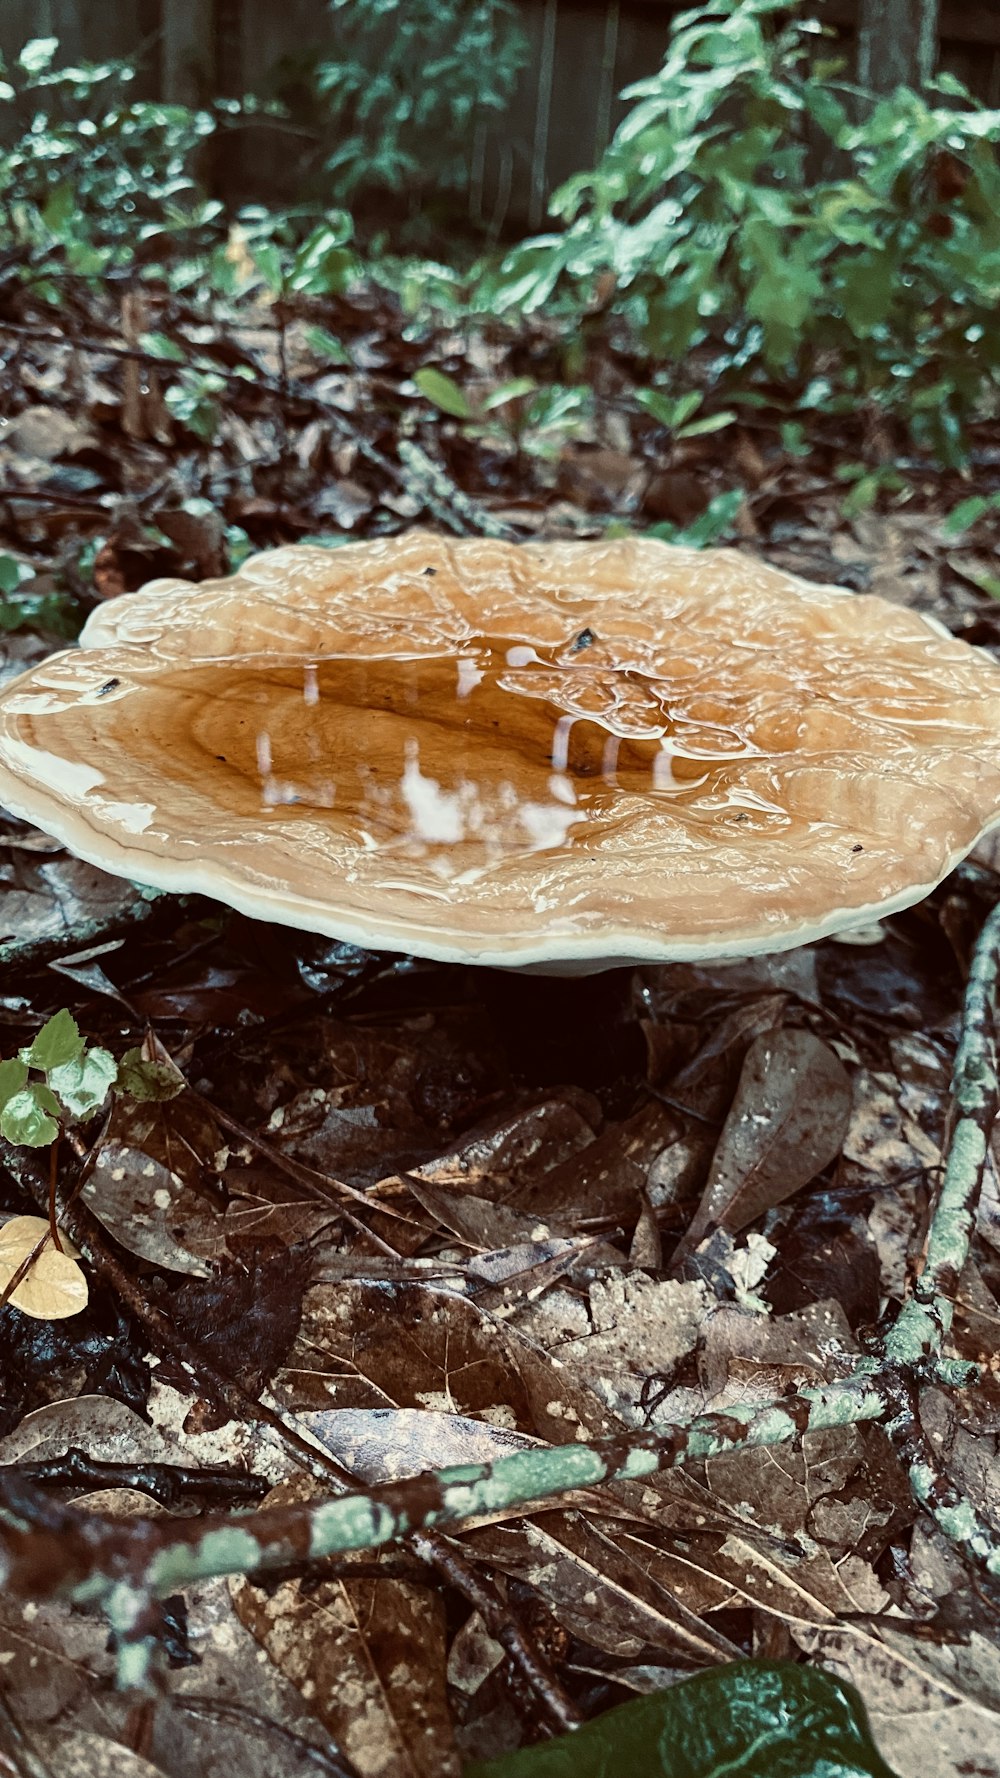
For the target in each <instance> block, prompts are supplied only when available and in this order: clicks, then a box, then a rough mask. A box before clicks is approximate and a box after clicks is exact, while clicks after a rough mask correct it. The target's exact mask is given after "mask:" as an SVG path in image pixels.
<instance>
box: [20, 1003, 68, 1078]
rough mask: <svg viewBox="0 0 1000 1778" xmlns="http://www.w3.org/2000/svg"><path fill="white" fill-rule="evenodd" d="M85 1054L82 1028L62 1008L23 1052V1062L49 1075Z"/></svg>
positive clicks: (47, 1021) (48, 1020)
mask: <svg viewBox="0 0 1000 1778" xmlns="http://www.w3.org/2000/svg"><path fill="white" fill-rule="evenodd" d="M82 1053H83V1038H82V1037H81V1036H80V1027H79V1026H78V1024H77V1022H76V1020H75V1019H74V1017H73V1014H72V1013H71V1012H67V1010H66V1008H65V1007H62V1008H61V1010H60V1011H59V1012H56V1013H53V1014H52V1017H51V1019H47V1020H46V1022H45V1024H44V1025H43V1026H42V1028H41V1030H40V1031H39V1033H38V1035H37V1036H36V1038H35V1041H34V1043H32V1044H30V1045H29V1046H28V1048H27V1049H23V1050H21V1052H20V1054H21V1060H22V1062H27V1064H28V1066H29V1068H40V1069H41V1070H42V1072H43V1074H47V1073H48V1071H49V1069H50V1068H61V1067H62V1066H63V1064H64V1063H66V1062H74V1061H75V1060H76V1058H77V1056H79V1055H82Z"/></svg>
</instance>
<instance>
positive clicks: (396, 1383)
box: [275, 1281, 535, 1432]
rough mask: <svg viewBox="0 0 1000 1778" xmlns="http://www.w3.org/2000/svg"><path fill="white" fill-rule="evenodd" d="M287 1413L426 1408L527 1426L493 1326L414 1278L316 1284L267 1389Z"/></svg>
mask: <svg viewBox="0 0 1000 1778" xmlns="http://www.w3.org/2000/svg"><path fill="white" fill-rule="evenodd" d="M275 1388H276V1390H278V1391H280V1393H281V1395H282V1397H283V1399H284V1400H285V1401H286V1403H287V1405H288V1406H289V1407H290V1408H291V1409H293V1410H300V1411H301V1410H302V1409H309V1408H312V1409H328V1408H331V1407H338V1408H381V1407H406V1408H433V1409H436V1410H438V1411H441V1412H444V1413H448V1414H463V1415H466V1416H469V1417H472V1418H479V1419H486V1420H489V1421H490V1422H491V1424H499V1425H502V1426H505V1427H509V1428H511V1429H517V1430H519V1431H522V1432H533V1431H534V1430H535V1428H534V1425H533V1423H532V1418H531V1413H530V1410H529V1407H528V1401H527V1397H526V1394H525V1390H524V1387H523V1385H522V1384H521V1382H520V1379H519V1377H518V1374H517V1370H516V1368H515V1366H514V1364H513V1363H512V1361H511V1359H510V1358H509V1357H508V1355H507V1352H506V1349H505V1346H504V1343H503V1341H502V1339H501V1338H500V1336H499V1333H498V1330H497V1328H496V1325H495V1324H494V1323H493V1322H491V1321H490V1320H488V1319H487V1318H486V1317H484V1316H483V1315H482V1314H481V1313H480V1311H479V1310H478V1309H477V1308H476V1307H475V1306H474V1305H473V1304H472V1303H470V1302H468V1301H467V1300H466V1299H465V1298H463V1297H460V1296H457V1295H454V1294H452V1293H450V1292H447V1291H444V1290H431V1289H428V1288H426V1287H425V1286H423V1285H419V1284H385V1283H374V1284H366V1283H362V1282H360V1281H359V1282H357V1283H350V1284H319V1285H315V1286H314V1287H313V1288H312V1289H311V1290H309V1291H307V1293H306V1296H305V1298H304V1301H303V1305H302V1325H301V1328H300V1331H299V1335H298V1338H297V1340H296V1342H295V1345H294V1348H293V1350H292V1351H291V1352H290V1353H289V1356H288V1360H287V1362H286V1365H285V1368H284V1370H283V1371H282V1372H281V1373H280V1375H279V1377H278V1380H277V1382H276V1385H275Z"/></svg>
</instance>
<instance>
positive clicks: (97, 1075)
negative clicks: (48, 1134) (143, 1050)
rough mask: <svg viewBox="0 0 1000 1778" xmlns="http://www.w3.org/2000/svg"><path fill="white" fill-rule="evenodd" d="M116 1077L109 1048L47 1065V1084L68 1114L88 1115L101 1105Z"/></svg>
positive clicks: (91, 1050)
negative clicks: (59, 1064)
mask: <svg viewBox="0 0 1000 1778" xmlns="http://www.w3.org/2000/svg"><path fill="white" fill-rule="evenodd" d="M117 1078H118V1064H117V1062H116V1061H115V1059H114V1056H113V1055H112V1054H111V1052H110V1050H105V1049H100V1048H94V1049H88V1050H85V1051H84V1053H83V1055H82V1056H76V1057H74V1059H73V1061H72V1062H64V1063H63V1064H62V1066H61V1067H59V1068H50V1069H49V1073H48V1083H49V1086H50V1087H51V1088H52V1090H53V1092H54V1093H58V1095H59V1098H60V1100H61V1101H62V1104H63V1105H64V1106H65V1108H66V1110H67V1111H68V1112H69V1113H70V1116H71V1117H87V1116H88V1115H89V1113H90V1112H92V1111H97V1110H98V1108H99V1107H100V1106H101V1105H103V1104H104V1101H105V1099H106V1098H107V1096H108V1093H109V1091H110V1090H111V1088H112V1087H113V1086H114V1084H115V1081H116V1080H117Z"/></svg>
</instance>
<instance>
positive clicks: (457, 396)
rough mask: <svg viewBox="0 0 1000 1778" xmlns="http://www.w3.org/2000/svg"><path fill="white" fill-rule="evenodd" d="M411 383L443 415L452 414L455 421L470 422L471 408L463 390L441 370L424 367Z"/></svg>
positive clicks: (429, 366) (428, 366) (430, 366)
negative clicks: (414, 384) (413, 383)
mask: <svg viewBox="0 0 1000 1778" xmlns="http://www.w3.org/2000/svg"><path fill="white" fill-rule="evenodd" d="M413 381H414V382H415V383H416V385H417V388H418V389H419V390H420V393H421V395H423V396H424V397H425V398H426V399H427V400H428V401H431V402H433V404H434V406H435V407H439V408H440V409H441V412H442V413H444V414H452V415H453V416H454V418H455V419H456V420H471V418H472V407H471V405H470V403H469V398H468V396H467V395H466V393H465V390H464V389H460V388H459V386H458V384H457V383H454V382H452V379H451V377H446V376H445V374H444V371H443V370H435V369H434V368H433V366H432V365H426V366H425V367H424V369H423V370H418V371H417V374H416V376H415V377H414V379H413Z"/></svg>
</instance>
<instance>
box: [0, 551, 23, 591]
mask: <svg viewBox="0 0 1000 1778" xmlns="http://www.w3.org/2000/svg"><path fill="white" fill-rule="evenodd" d="M23 578H24V575H23V572H22V566H21V563H20V562H18V561H17V560H15V558H14V557H13V556H0V594H4V593H16V592H17V589H18V587H19V586H20V584H21V581H22V580H23Z"/></svg>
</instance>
